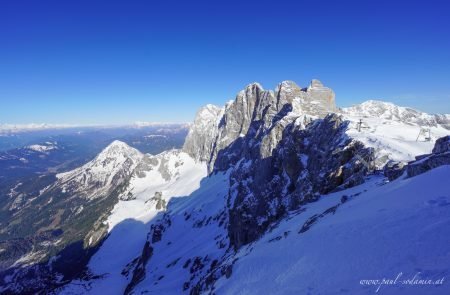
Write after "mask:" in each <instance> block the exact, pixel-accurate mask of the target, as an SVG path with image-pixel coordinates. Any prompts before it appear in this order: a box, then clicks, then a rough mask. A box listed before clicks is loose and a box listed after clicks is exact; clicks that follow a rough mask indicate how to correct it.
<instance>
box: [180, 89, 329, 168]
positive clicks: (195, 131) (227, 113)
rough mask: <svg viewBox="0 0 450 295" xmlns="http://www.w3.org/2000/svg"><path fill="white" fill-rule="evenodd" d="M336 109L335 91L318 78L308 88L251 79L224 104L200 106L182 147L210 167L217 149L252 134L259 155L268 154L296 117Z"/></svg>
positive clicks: (304, 118) (305, 119)
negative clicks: (258, 143)
mask: <svg viewBox="0 0 450 295" xmlns="http://www.w3.org/2000/svg"><path fill="white" fill-rule="evenodd" d="M336 110H337V108H336V104H335V94H334V92H333V91H332V90H331V89H330V88H327V87H324V86H323V84H322V83H321V82H320V81H319V80H313V81H312V82H311V84H310V85H309V87H307V88H301V87H299V86H298V85H297V84H296V83H294V82H292V81H283V82H281V83H280V84H278V85H277V87H276V89H275V90H274V91H273V90H264V89H263V87H262V86H261V85H260V84H258V83H252V84H249V85H247V87H245V89H243V90H241V91H240V92H239V93H238V94H237V96H236V99H235V100H234V101H231V102H229V103H228V104H226V105H225V107H223V108H219V107H216V106H213V105H207V106H205V107H203V108H202V109H200V111H199V112H198V113H197V116H196V119H195V121H194V124H193V126H192V127H191V129H190V131H189V134H188V136H187V138H186V141H185V144H184V147H183V150H184V151H185V152H187V153H188V154H190V155H191V156H192V157H193V158H195V159H196V160H198V161H207V162H208V163H209V169H210V171H212V170H213V168H214V163H215V160H216V158H217V154H218V152H219V151H221V150H223V149H224V148H226V147H228V146H229V145H230V144H232V143H234V142H236V141H237V140H239V138H244V137H253V138H254V139H255V140H256V138H260V139H261V140H262V143H261V147H260V155H261V156H262V157H267V156H269V155H270V154H271V152H272V150H273V148H274V147H275V146H276V145H277V143H278V142H279V141H280V139H281V136H282V134H281V133H282V130H284V128H285V127H286V126H287V125H288V124H290V123H292V122H293V121H295V120H298V119H299V120H300V121H299V124H306V123H308V122H310V121H311V120H313V119H317V118H324V117H325V116H326V115H327V114H328V113H332V112H336ZM300 117H301V118H300Z"/></svg>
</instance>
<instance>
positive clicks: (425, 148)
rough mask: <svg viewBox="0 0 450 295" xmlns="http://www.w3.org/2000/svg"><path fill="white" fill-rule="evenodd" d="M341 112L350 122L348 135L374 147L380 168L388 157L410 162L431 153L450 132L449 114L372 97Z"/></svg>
mask: <svg viewBox="0 0 450 295" xmlns="http://www.w3.org/2000/svg"><path fill="white" fill-rule="evenodd" d="M342 114H343V116H344V118H345V119H346V120H349V121H350V122H351V124H350V126H349V129H348V131H347V134H348V135H350V136H351V137H353V138H355V139H357V140H359V141H361V142H363V143H364V144H365V145H366V146H369V147H373V148H375V153H376V156H377V161H376V164H377V166H378V168H382V167H383V166H384V164H386V162H387V161H389V160H393V161H402V162H408V161H411V160H414V157H415V156H418V155H422V154H427V153H430V152H431V150H432V148H433V146H434V143H435V141H436V139H438V138H440V137H442V136H445V135H448V134H450V115H448V114H444V115H430V114H427V113H423V112H420V111H417V110H414V109H411V108H407V107H400V106H397V105H394V104H392V103H388V102H382V101H374V100H370V101H367V102H364V103H362V104H359V105H356V106H353V107H349V108H343V109H342ZM360 122H362V123H361V124H360ZM421 130H423V132H422V133H421ZM428 130H429V132H428ZM428 136H430V140H427V139H426V137H428Z"/></svg>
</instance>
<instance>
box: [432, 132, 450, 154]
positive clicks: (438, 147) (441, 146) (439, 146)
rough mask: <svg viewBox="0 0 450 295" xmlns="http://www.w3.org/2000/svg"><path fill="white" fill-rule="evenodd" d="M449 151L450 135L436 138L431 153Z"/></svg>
mask: <svg viewBox="0 0 450 295" xmlns="http://www.w3.org/2000/svg"><path fill="white" fill-rule="evenodd" d="M449 151H450V135H447V136H444V137H441V138H439V139H438V140H436V143H435V144H434V148H433V151H432V153H433V154H440V153H445V152H449Z"/></svg>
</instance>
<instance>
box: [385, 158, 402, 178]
mask: <svg viewBox="0 0 450 295" xmlns="http://www.w3.org/2000/svg"><path fill="white" fill-rule="evenodd" d="M405 170H406V163H404V162H393V161H389V162H388V163H387V164H386V165H385V166H384V168H383V173H384V176H386V177H387V178H388V179H389V181H393V180H394V179H397V178H399V177H400V176H402V174H403V173H404V172H405Z"/></svg>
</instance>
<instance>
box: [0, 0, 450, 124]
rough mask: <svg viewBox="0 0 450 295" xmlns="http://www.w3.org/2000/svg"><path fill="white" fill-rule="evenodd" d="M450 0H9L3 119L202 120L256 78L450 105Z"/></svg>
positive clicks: (4, 19)
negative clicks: (200, 115) (315, 82)
mask: <svg viewBox="0 0 450 295" xmlns="http://www.w3.org/2000/svg"><path fill="white" fill-rule="evenodd" d="M446 2H448V1H433V0H427V1H394V0H390V1H374V0H359V1H345V0H344V1H311V0H309V1H255V2H253V1H246V2H245V3H244V1H208V2H198V1H171V0H168V1H167V0H166V1H162V0H161V1H150V0H148V1H133V0H128V1H112V0H109V1H95V0H90V1H61V0H58V1H45V0H40V1H21V0H14V1H1V3H0V123H30V122H46V123H71V124H90V123H99V124H110V123H111V124H112V123H116V124H122V123H130V122H134V121H138V120H140V121H191V120H192V119H193V117H194V115H195V112H196V110H197V109H198V108H199V107H200V106H202V105H204V104H206V103H214V104H218V105H223V104H224V103H225V102H226V101H227V100H229V99H233V98H234V96H235V94H236V93H237V92H238V91H239V90H240V89H242V88H243V87H244V86H245V85H246V84H248V83H251V82H254V81H258V82H260V83H261V84H262V85H263V86H264V87H265V88H267V89H272V88H274V87H275V85H276V84H277V83H278V82H280V81H282V80H294V81H296V82H297V83H298V84H300V85H301V86H306V85H307V84H308V83H309V81H310V79H312V78H318V79H320V80H322V82H323V83H324V84H326V85H328V86H330V87H331V88H333V89H334V90H335V92H336V94H337V97H336V100H337V103H338V105H339V106H349V105H352V104H354V103H358V102H362V101H363V100H366V99H384V100H388V101H393V102H395V103H397V104H400V105H406V106H412V107H415V108H418V109H421V110H424V111H428V112H447V113H450V17H449V15H450V4H446Z"/></svg>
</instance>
